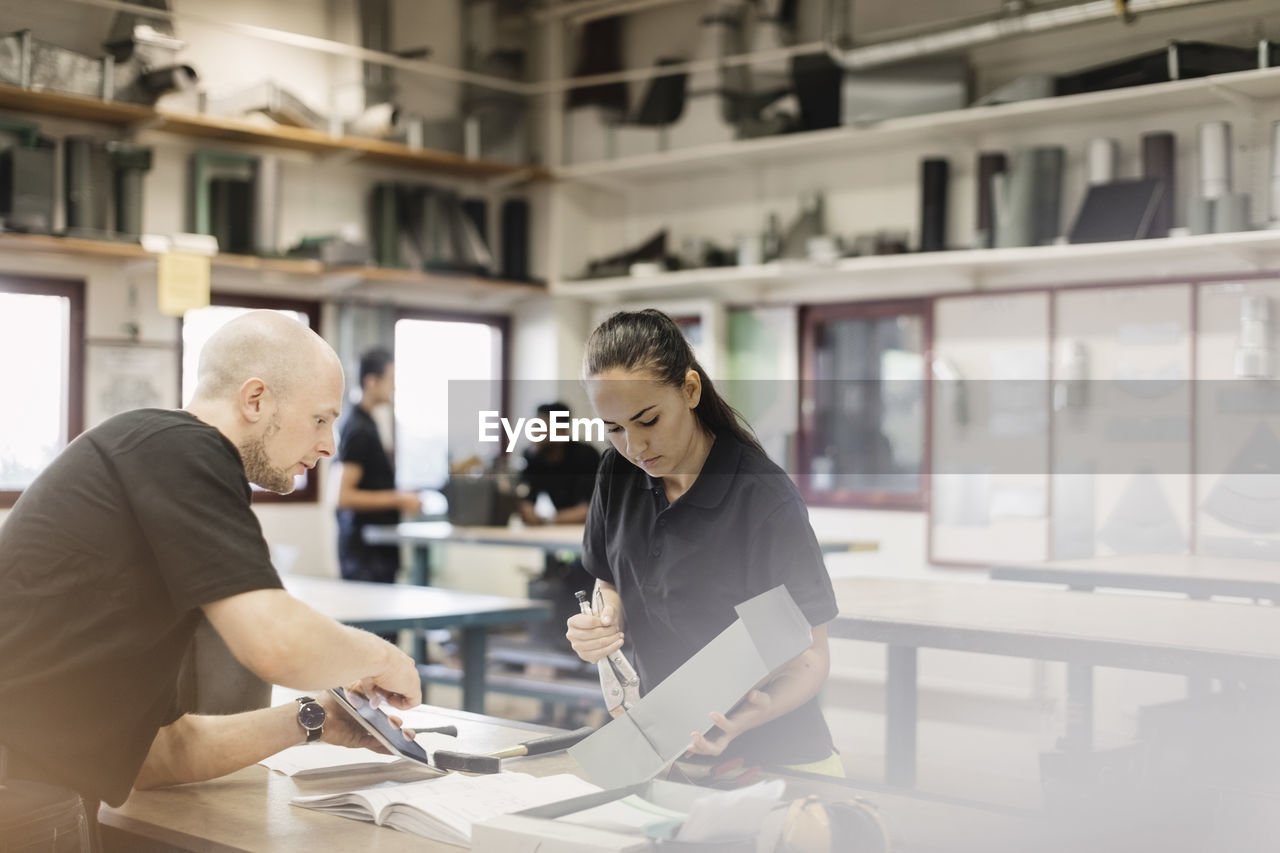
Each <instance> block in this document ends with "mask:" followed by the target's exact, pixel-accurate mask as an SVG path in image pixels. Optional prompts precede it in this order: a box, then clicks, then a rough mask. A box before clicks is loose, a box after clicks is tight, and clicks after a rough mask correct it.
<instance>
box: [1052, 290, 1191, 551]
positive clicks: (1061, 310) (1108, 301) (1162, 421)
mask: <svg viewBox="0 0 1280 853" xmlns="http://www.w3.org/2000/svg"><path fill="white" fill-rule="evenodd" d="M1191 310H1192V288H1191V286H1190V285H1184V284H1179V285H1159V286H1147V287H1127V288H1089V289H1084V290H1075V291H1064V292H1060V293H1058V294H1056V295H1055V302H1054V330H1053V331H1054V338H1053V362H1052V366H1051V370H1052V398H1053V420H1052V427H1053V429H1052V448H1053V450H1052V455H1053V468H1052V470H1053V500H1052V521H1053V536H1052V554H1053V558H1054V559H1059V560H1061V559H1073V558H1084V557H1094V556H1108V555H1125V554H1185V553H1187V551H1188V549H1189V546H1190V534H1191V506H1190V502H1191V482H1190V478H1189V472H1190V470H1191V469H1190V464H1191V398H1192V394H1191V320H1192V317H1191Z"/></svg>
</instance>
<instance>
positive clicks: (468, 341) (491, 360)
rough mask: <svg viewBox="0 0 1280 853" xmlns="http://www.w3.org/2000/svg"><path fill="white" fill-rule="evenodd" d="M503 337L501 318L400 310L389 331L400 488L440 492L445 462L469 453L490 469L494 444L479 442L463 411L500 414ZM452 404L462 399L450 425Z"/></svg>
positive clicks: (503, 320)
mask: <svg viewBox="0 0 1280 853" xmlns="http://www.w3.org/2000/svg"><path fill="white" fill-rule="evenodd" d="M506 338H507V319H506V318H505V317H493V316H488V315H472V314H441V313H431V312H403V313H401V315H400V317H399V319H398V320H397V321H396V331H395V360H396V399H395V420H396V426H395V434H396V442H395V458H396V479H397V481H399V484H400V486H401V488H408V489H423V488H431V489H439V488H442V487H443V486H444V484H445V481H446V480H447V479H448V477H449V465H450V464H451V463H454V464H456V463H458V462H460V461H462V460H465V459H467V458H468V457H470V456H476V457H477V458H478V459H479V460H480V461H481V462H483V463H484V464H485V465H486V467H489V468H491V467H492V462H493V455H494V453H495V450H494V447H495V446H496V445H487V446H482V445H480V443H479V442H478V441H477V429H476V426H475V424H474V423H472V422H471V420H470V419H469V418H468V417H463V414H464V413H465V414H468V415H469V416H470V418H474V417H475V414H476V412H478V411H480V410H483V409H493V410H505V408H506V407H505V406H504V405H503V403H504V400H505V396H506V392H505V387H506V386H505V381H504V380H505V378H506ZM451 380H452V381H453V382H452V384H450V383H451ZM458 380H468V381H466V382H459V381H458ZM451 399H452V400H453V401H454V402H455V404H457V403H462V402H463V401H465V405H460V406H459V408H460V409H463V410H464V411H461V412H457V413H455V415H457V417H455V418H454V419H452V420H451V419H450V417H449V401H450V400H451Z"/></svg>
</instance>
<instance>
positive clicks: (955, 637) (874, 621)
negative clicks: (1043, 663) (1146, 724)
mask: <svg viewBox="0 0 1280 853" xmlns="http://www.w3.org/2000/svg"><path fill="white" fill-rule="evenodd" d="M834 584H835V589H836V598H837V601H838V604H839V610H840V615H839V616H837V617H836V619H835V620H834V621H833V622H832V623H831V625H830V626H829V632H830V635H831V636H832V637H839V638H845V639H856V640H871V641H876V642H883V643H888V644H890V645H898V646H912V647H927V648H947V649H957V650H962V651H974V652H985V653H988V654H1000V655H1012V656H1016V657H1028V658H1039V659H1044V660H1064V661H1069V662H1080V663H1090V664H1093V665H1101V666H1116V667H1121V668H1127V669H1139V670H1148V671H1157V672H1175V673H1186V674H1200V673H1203V674H1208V675H1215V676H1219V677H1223V678H1232V677H1238V678H1245V679H1248V678H1258V677H1261V678H1269V679H1280V611H1277V609H1275V608H1270V607H1254V606H1251V605H1247V604H1227V603H1218V602H1209V601H1191V600H1185V599H1168V598H1154V597H1148V596H1140V595H1111V594H1095V595H1079V594H1075V593H1071V592H1068V591H1065V590H1053V589H1036V588H1033V587H1024V586H1016V585H1004V584H1000V583H988V582H983V583H962V582H956V581H933V580H896V579H881V578H846V579H840V580H836V581H834Z"/></svg>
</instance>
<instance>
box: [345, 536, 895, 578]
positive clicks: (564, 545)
mask: <svg viewBox="0 0 1280 853" xmlns="http://www.w3.org/2000/svg"><path fill="white" fill-rule="evenodd" d="M583 530H584V527H583V525H581V524H540V525H526V526H524V527H464V526H461V525H455V524H450V523H449V522H447V521H405V522H401V523H400V524H394V525H393V524H374V525H370V526H368V527H366V528H365V529H364V540H365V542H367V543H369V544H370V545H411V546H413V549H414V552H413V561H412V564H411V574H410V577H411V581H412V583H415V584H420V585H428V584H430V582H431V551H430V549H431V546H432V545H440V544H444V543H454V544H460V545H506V546H511V547H525V548H538V549H540V550H541V551H542V553H543V555H544V557H545V559H546V560H547V561H548V562H550V561H554V560H557V559H559V558H560V556H561V555H564V554H566V553H569V554H580V553H581V552H582V534H583ZM818 544H819V545H820V546H821V547H822V550H823V553H827V554H839V553H847V552H852V551H876V550H878V549H879V547H880V543H879V542H877V541H876V540H872V539H865V538H857V537H852V536H831V535H823V536H819V537H818Z"/></svg>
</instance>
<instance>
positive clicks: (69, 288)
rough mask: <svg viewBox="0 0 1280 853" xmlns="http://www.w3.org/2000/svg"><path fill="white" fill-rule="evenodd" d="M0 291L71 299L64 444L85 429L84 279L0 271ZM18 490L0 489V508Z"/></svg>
mask: <svg viewBox="0 0 1280 853" xmlns="http://www.w3.org/2000/svg"><path fill="white" fill-rule="evenodd" d="M0 293H23V294H32V295H35V296H61V297H64V298H66V299H67V301H68V302H69V303H70V306H69V316H68V324H67V338H68V340H67V384H66V388H64V389H63V390H64V391H65V393H66V397H65V399H66V406H67V420H66V434H65V435H64V436H63V447H65V446H66V445H68V444H70V443H71V440H72V439H74V438H75V437H76V436H78V435H79V434H80V433H81V432H83V431H84V350H85V339H84V327H85V313H84V312H85V307H84V282H83V281H82V280H76V279H55V278H31V277H27V276H14V275H0ZM21 496H22V491H21V490H15V489H4V490H0V509H8V508H9V507H12V506H13V505H14V504H15V503H17V502H18V498H19V497H21Z"/></svg>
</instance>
